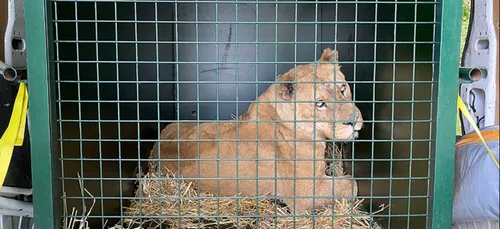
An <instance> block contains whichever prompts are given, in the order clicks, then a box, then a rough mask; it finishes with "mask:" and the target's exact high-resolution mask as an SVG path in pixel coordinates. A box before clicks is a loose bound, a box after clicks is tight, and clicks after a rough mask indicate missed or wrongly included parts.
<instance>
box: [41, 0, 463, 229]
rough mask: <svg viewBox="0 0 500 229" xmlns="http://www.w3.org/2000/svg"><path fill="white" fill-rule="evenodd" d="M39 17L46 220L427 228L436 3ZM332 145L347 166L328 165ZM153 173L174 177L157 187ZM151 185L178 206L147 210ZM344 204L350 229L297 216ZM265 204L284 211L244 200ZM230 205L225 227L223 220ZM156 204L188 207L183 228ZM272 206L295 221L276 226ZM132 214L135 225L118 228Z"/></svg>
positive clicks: (223, 6) (178, 4) (98, 9)
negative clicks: (49, 99)
mask: <svg viewBox="0 0 500 229" xmlns="http://www.w3.org/2000/svg"><path fill="white" fill-rule="evenodd" d="M49 6H50V7H51V9H52V18H51V20H50V23H49V25H50V26H51V27H52V28H53V29H52V31H53V34H52V36H53V40H51V41H49V42H52V45H53V48H54V51H53V57H52V58H49V61H50V62H51V63H53V65H54V75H55V76H54V77H55V80H54V82H55V91H56V93H55V95H54V96H55V105H56V108H55V114H54V115H55V116H56V117H57V118H55V117H54V118H55V119H56V126H57V127H56V128H55V129H54V130H53V131H54V135H57V137H56V138H57V143H56V144H54V150H55V151H57V155H58V156H57V158H58V165H57V166H59V167H60V168H58V171H55V172H56V173H57V174H58V176H59V177H58V181H56V182H57V183H58V184H59V185H58V187H60V192H61V194H60V199H61V200H62V203H61V206H60V208H61V209H63V211H62V214H60V215H57V214H56V215H54V217H59V216H61V217H60V218H61V221H65V220H66V221H68V220H70V219H72V218H74V215H81V216H83V217H81V218H84V219H85V220H86V221H87V222H88V223H89V225H91V226H92V228H94V227H96V228H104V227H106V228H107V227H111V226H113V225H115V224H118V225H121V226H127V225H126V222H129V221H126V220H125V219H127V218H134V219H136V220H135V223H138V224H142V223H151V221H152V222H156V223H158V222H160V223H159V224H158V225H156V226H158V227H159V228H169V227H180V228H184V227H191V226H193V225H194V227H198V228H202V227H207V226H214V227H226V226H228V225H225V224H222V223H221V222H222V221H221V218H234V219H235V220H234V221H231V222H233V223H235V225H239V221H240V220H242V221H244V220H247V219H248V218H251V219H253V221H251V223H250V225H249V226H251V227H262V228H269V227H272V228H277V227H279V226H277V225H278V224H277V223H276V222H277V221H279V220H280V217H284V218H285V217H287V220H289V221H290V222H291V223H290V224H286V225H288V226H292V227H304V225H302V224H301V225H299V224H298V223H297V222H299V221H298V220H299V219H300V218H304V217H306V218H307V217H309V218H313V219H314V220H312V221H311V224H310V225H307V226H305V227H306V228H309V227H311V228H312V227H315V226H318V227H323V226H325V225H324V224H321V225H320V224H319V222H320V221H319V220H320V218H321V217H323V218H327V219H328V222H329V223H328V224H326V225H327V226H328V227H330V226H331V227H334V226H338V225H337V224H335V221H337V219H339V218H341V217H344V218H345V217H347V219H348V220H347V221H348V222H349V223H348V224H347V226H346V228H357V227H356V224H355V222H356V217H359V216H362V217H366V216H367V217H368V218H370V220H369V223H368V225H367V228H373V227H374V225H375V224H379V225H381V226H383V227H384V228H422V227H425V226H426V225H428V224H429V220H430V218H431V216H432V214H433V212H432V210H431V209H432V208H433V205H432V203H433V198H432V196H433V195H435V194H433V188H434V187H433V183H434V177H433V176H434V175H433V174H434V165H433V160H434V156H433V155H432V152H433V149H434V147H435V146H433V142H435V141H436V134H435V132H433V131H435V126H436V123H435V118H436V112H435V109H436V107H438V105H437V94H436V89H437V85H438V80H437V78H436V74H435V72H436V69H437V68H438V67H439V66H438V65H437V63H438V60H436V57H438V56H439V55H438V53H437V52H438V50H437V49H438V47H439V46H438V44H439V41H440V40H439V39H440V37H439V36H438V34H439V31H438V28H439V23H438V20H440V19H439V13H440V12H438V11H439V9H440V8H439V4H438V2H436V1H348V0H347V1H285V0H283V1H281V0H280V1H238V0H236V1H234V0H226V1H222V0H215V1H211V0H207V1H187V0H186V1H168V0H166V1H149V0H144V1H129V0H122V1H112V0H103V1H90V0H89V1H87V0H85V1H84V0H77V1H73V0H54V1H52V3H51V4H50V5H49ZM328 48H330V49H331V50H335V51H331V50H330V51H328V50H329V49H328ZM322 61H324V62H333V63H323V65H321V62H322ZM314 63H316V64H314ZM325 66H326V67H325ZM290 69H292V71H289V70H290ZM344 77H345V79H344ZM278 81H280V82H278ZM318 88H319V89H318ZM259 96H260V97H259ZM257 98H259V99H258V101H256V100H257ZM351 100H352V101H351ZM353 104H355V105H353ZM358 108H359V112H356V111H357V109H358ZM438 109H440V108H439V107H438ZM441 109H442V108H441ZM449 117H454V116H453V115H451V116H449ZM361 119H362V123H363V128H361V129H360V128H359V126H360V125H359V123H361ZM167 126H168V127H169V128H166V127H167ZM162 130H163V132H161V131H162ZM358 133H359V137H358V138H352V136H353V135H358ZM160 142H161V144H158V143H160ZM332 142H333V146H339V147H334V148H335V149H340V151H341V154H340V155H341V156H340V157H334V156H333V155H326V156H325V150H326V149H327V146H328V145H329V144H330V143H332ZM155 143H157V144H155ZM160 146H161V147H160ZM242 149H243V151H242ZM160 158H161V159H160ZM325 161H329V162H331V163H339V162H340V165H341V166H342V167H343V170H344V172H345V173H346V174H347V176H331V174H330V176H327V175H326V174H325V172H324V169H325V164H326V162H325ZM442 163H445V162H442ZM153 164H154V165H156V166H152V165H153ZM158 165H160V166H158ZM164 165H166V166H167V167H168V169H170V170H172V171H180V175H179V176H178V177H176V178H168V177H165V174H163V172H165V170H164V167H163V166H164ZM146 173H147V174H149V175H153V176H155V177H154V178H153V177H151V176H144V175H145V174H146ZM221 174H222V175H221ZM186 176H187V177H189V176H194V177H195V178H192V179H189V178H186ZM321 179H322V180H321ZM181 180H186V181H193V186H192V188H194V189H193V190H195V191H194V192H195V193H196V195H194V196H182V195H183V194H182V193H180V192H181V191H180V190H183V189H182V187H181V182H179V181H181ZM153 181H157V182H156V183H154V184H157V185H158V183H161V182H164V181H170V182H174V183H173V184H177V188H176V187H175V186H170V187H167V189H168V188H171V189H176V190H175V191H174V192H173V193H175V195H167V194H165V192H170V193H171V192H172V190H163V189H166V186H164V185H159V186H158V187H156V188H157V189H158V192H159V193H160V194H159V195H158V196H155V197H152V196H146V195H145V194H144V191H145V190H147V189H148V188H151V187H149V186H148V187H146V186H147V185H152V184H153V183H148V182H153ZM451 182H452V181H451ZM333 184H336V185H333ZM144 185H146V186H144ZM343 185H344V186H345V187H344V186H343ZM336 187H337V188H336ZM342 188H344V189H345V190H344V191H345V193H344V194H345V195H346V196H347V197H349V198H352V197H355V198H358V199H360V200H361V199H362V200H363V202H361V204H359V205H358V203H356V202H348V204H347V207H346V208H347V214H346V215H342V214H335V215H332V214H330V215H321V214H316V215H315V214H312V215H311V214H309V213H308V214H305V215H303V213H304V212H299V210H305V209H307V210H311V209H315V207H316V206H315V205H316V204H318V205H320V207H321V206H323V205H324V204H325V203H331V202H332V198H333V197H335V198H341V196H336V193H340V192H342ZM200 190H201V191H200ZM325 190H326V191H325ZM434 190H435V189H434ZM203 191H213V192H215V193H220V194H222V195H221V196H217V197H212V196H206V195H205V196H203V195H202V194H201V192H203ZM242 192H243V193H246V194H248V195H249V196H251V197H248V195H239V194H240V193H242ZM161 193H163V194H161ZM266 193H269V194H270V195H265V194H266ZM353 194H355V195H356V196H353ZM234 195H236V197H234ZM268 196H271V197H272V198H273V200H274V201H276V199H279V200H281V201H282V202H284V204H283V203H281V205H279V204H277V203H274V204H271V205H270V206H272V207H271V209H270V211H269V212H267V214H263V213H262V212H261V210H260V209H259V207H260V208H265V207H266V206H259V205H265V202H262V201H258V202H256V206H255V207H254V208H253V209H252V211H250V212H242V211H241V210H240V207H239V205H240V201H244V200H248V198H250V199H251V198H256V199H257V200H262V199H266V198H267V197H268ZM344 197H345V196H344ZM210 198H211V199H214V200H215V201H216V207H215V210H213V211H212V212H211V213H212V214H213V215H204V214H205V213H207V212H206V211H205V212H204V211H202V209H203V208H205V207H207V206H205V205H206V204H207V203H208V202H203V200H204V199H210ZM229 198H232V199H234V200H235V206H234V207H233V211H232V214H226V215H222V213H221V210H220V209H221V208H222V207H221V203H222V204H226V203H227V202H224V201H225V199H229ZM300 198H305V199H300ZM166 199H171V201H172V203H179V202H181V203H182V202H184V203H185V202H192V203H194V205H193V206H194V208H193V209H192V212H191V214H187V215H183V214H182V213H186V209H182V208H183V207H181V205H182V204H174V205H171V206H165V205H164V204H161V203H163V202H162V201H165V200H166ZM313 200H314V201H313ZM176 201H178V202H176ZM153 203H160V204H159V208H160V209H156V210H155V212H156V213H158V214H157V215H151V214H150V212H149V213H147V212H146V213H145V212H143V210H144V209H145V208H147V207H145V206H146V205H152V204H153ZM210 203H213V202H210ZM241 204H242V205H243V203H241ZM333 204H338V203H337V202H333ZM283 205H284V206H286V207H287V208H286V209H287V210H289V211H290V212H292V213H286V214H285V215H284V213H282V212H279V211H278V209H283V208H282V206H283ZM131 206H134V207H135V208H136V211H134V214H136V215H133V216H131V215H130V213H127V211H129V210H130V209H131ZM380 206H385V207H384V208H382V209H380ZM267 207H268V206H267ZM162 208H173V209H176V211H177V213H175V214H173V215H172V214H171V215H168V214H167V215H166V214H164V212H169V211H167V210H169V209H162ZM318 208H319V207H318ZM355 208H360V209H362V210H355ZM73 209H74V210H73ZM137 209H138V210H137ZM234 209H239V210H238V211H234ZM170 210H172V209H170ZM294 210H297V212H295V213H296V214H295V213H294ZM449 210H451V209H449ZM75 211H77V212H75ZM176 211H173V212H176ZM214 211H215V212H214ZM360 211H362V212H366V214H364V213H363V214H362V215H357V214H360V213H359V212H360ZM170 212H172V211H170ZM186 218H189V219H192V221H190V222H191V224H189V225H187V224H186V222H187V221H185V220H184V219H186ZM265 218H269V219H271V221H260V220H261V219H265ZM371 219H374V220H373V221H372V220H371ZM203 220H209V221H210V222H209V223H207V222H205V221H203ZM166 222H169V223H166ZM270 222H273V223H270ZM316 224H318V225H316ZM144 225H146V224H144ZM148 225H149V224H148ZM283 225H285V224H283ZM129 226H130V225H129ZM283 228H286V227H283Z"/></svg>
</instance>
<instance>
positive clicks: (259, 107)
mask: <svg viewBox="0 0 500 229" xmlns="http://www.w3.org/2000/svg"><path fill="white" fill-rule="evenodd" d="M337 60H338V53H337V51H335V50H331V49H329V48H327V49H325V50H324V51H323V53H322V55H321V58H320V59H319V63H312V64H307V65H299V66H297V67H296V70H295V73H296V79H297V82H298V83H294V81H293V79H294V69H293V68H292V69H290V70H289V71H288V72H287V73H285V74H282V75H280V76H279V77H278V81H279V82H280V83H275V84H273V85H271V86H270V87H269V88H268V89H267V90H266V91H265V92H264V93H263V94H261V95H260V96H259V97H258V98H257V102H254V103H252V104H251V105H250V106H249V108H248V111H247V112H246V113H244V114H243V115H241V116H240V117H238V118H237V120H231V121H221V122H218V123H200V124H199V129H198V124H197V123H173V124H170V125H168V126H167V127H165V128H164V129H163V130H162V131H161V137H160V138H161V139H167V140H170V141H163V142H162V141H160V142H159V143H156V144H155V145H154V147H153V150H152V151H151V153H152V155H151V158H153V159H158V158H160V159H168V160H162V161H161V163H160V166H161V168H162V169H163V168H164V166H166V167H167V168H168V169H169V170H171V171H173V172H175V173H176V174H177V175H180V176H181V177H183V178H187V179H186V180H187V181H193V182H194V184H195V187H198V188H199V190H200V191H202V192H204V191H207V192H211V193H215V194H217V195H222V196H229V195H230V196H233V195H236V194H238V195H241V196H255V195H266V194H268V195H272V196H275V197H276V198H279V199H282V200H283V201H284V203H285V204H287V205H288V207H289V208H290V209H291V211H292V212H294V210H295V212H297V213H303V212H305V211H311V210H313V206H315V207H316V208H319V207H322V206H325V205H326V204H330V203H331V202H332V195H335V196H356V195H357V192H358V190H357V184H356V182H355V181H354V180H353V179H342V180H340V179H335V181H333V179H332V178H331V177H328V176H326V174H325V167H326V163H325V161H324V159H325V156H324V153H325V147H326V142H325V141H324V140H327V139H336V140H342V141H348V140H352V139H355V138H357V136H358V131H359V130H360V129H361V128H362V125H363V119H362V116H361V112H360V111H359V109H358V108H357V107H356V106H355V105H354V103H352V99H351V92H350V88H349V85H348V84H347V83H346V82H345V76H344V75H343V74H342V72H341V71H340V67H339V65H338V64H337V63H332V62H336V61H337ZM315 67H316V71H315V69H314V68H315ZM315 74H316V79H315V78H314V75H315ZM301 81H303V82H301ZM304 81H307V82H304ZM313 82H315V83H313ZM333 82H335V83H333ZM315 89H316V93H315V92H314V90H315ZM300 101H303V102H300ZM261 102H262V103H261ZM314 113H315V114H314ZM315 116H316V119H314V117H315ZM257 123H258V124H257ZM217 125H218V127H217ZM178 129H179V130H180V133H178V132H177V131H178ZM217 130H218V131H217ZM294 130H296V131H294ZM177 139H181V141H180V142H178V141H176V140H177ZM198 139H200V141H198ZM314 140H319V141H314ZM321 140H323V141H321ZM157 144H160V147H158V145H157ZM178 147H180V148H179V152H178ZM158 149H160V153H158ZM198 152H199V155H198ZM179 159H180V160H179ZM185 159H188V160H185ZM189 159H190V160H189ZM193 159H201V160H193ZM179 169H180V173H178V172H179ZM199 178H201V179H199ZM217 178H220V179H217ZM237 178H239V179H237ZM315 179H316V180H315ZM197 181H199V186H196V184H197ZM332 182H333V184H332ZM294 199H295V200H294ZM313 202H314V204H313Z"/></svg>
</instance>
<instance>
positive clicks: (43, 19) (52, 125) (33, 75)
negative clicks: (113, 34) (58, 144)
mask: <svg viewBox="0 0 500 229" xmlns="http://www.w3.org/2000/svg"><path fill="white" fill-rule="evenodd" d="M24 12H25V28H26V47H27V49H28V50H29V51H27V53H28V55H27V65H28V66H29V67H28V93H29V108H28V110H29V124H30V142H31V162H32V166H31V170H32V179H33V208H34V209H33V210H34V224H35V225H36V226H35V227H36V228H47V229H49V228H61V227H60V225H61V221H60V215H61V213H62V211H61V208H60V206H61V205H60V202H61V201H60V198H59V197H60V191H59V188H58V187H59V177H58V175H59V173H58V171H59V170H58V168H59V166H58V165H59V164H58V161H57V157H56V155H55V153H54V152H55V151H54V145H55V140H56V134H55V132H54V130H57V126H56V122H55V119H54V117H55V116H54V114H55V96H54V92H55V90H54V83H53V82H54V79H53V75H54V74H53V64H52V62H51V60H52V58H53V49H52V44H53V43H52V33H51V31H52V29H51V28H52V26H51V23H50V17H51V7H50V1H25V2H24Z"/></svg>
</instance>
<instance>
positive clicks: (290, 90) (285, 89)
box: [279, 83, 295, 100]
mask: <svg viewBox="0 0 500 229" xmlns="http://www.w3.org/2000/svg"><path fill="white" fill-rule="evenodd" d="M279 88H280V89H279V94H280V97H281V98H282V99H284V100H292V99H293V94H294V93H295V87H294V85H293V83H281V84H280V86H279Z"/></svg>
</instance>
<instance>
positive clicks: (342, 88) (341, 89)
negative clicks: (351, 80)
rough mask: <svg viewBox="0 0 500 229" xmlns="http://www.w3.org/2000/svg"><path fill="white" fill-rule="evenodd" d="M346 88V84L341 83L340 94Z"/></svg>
mask: <svg viewBox="0 0 500 229" xmlns="http://www.w3.org/2000/svg"><path fill="white" fill-rule="evenodd" d="M346 89H347V86H346V85H345V84H343V85H342V86H341V87H340V92H342V94H344V93H345V90H346Z"/></svg>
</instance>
